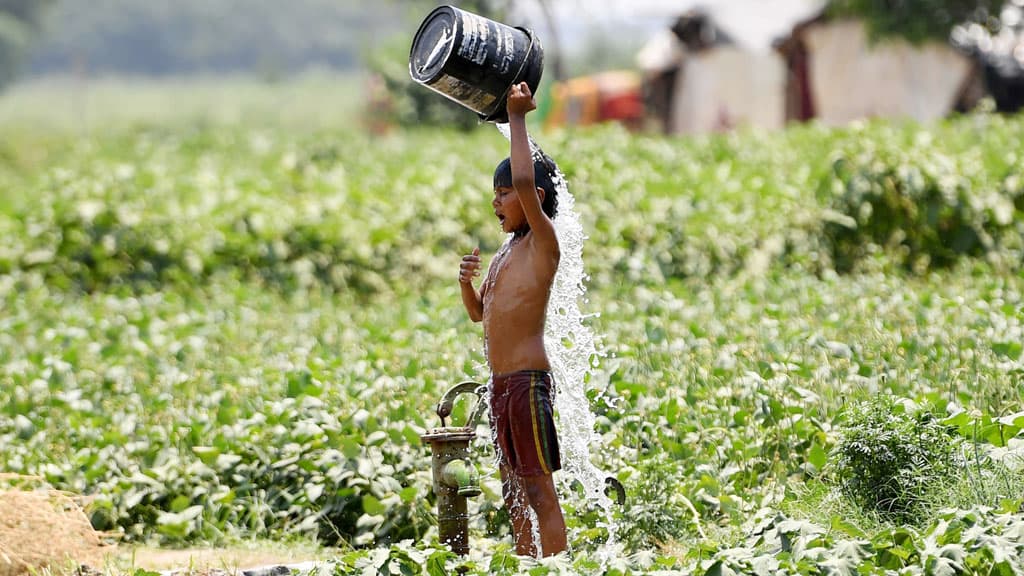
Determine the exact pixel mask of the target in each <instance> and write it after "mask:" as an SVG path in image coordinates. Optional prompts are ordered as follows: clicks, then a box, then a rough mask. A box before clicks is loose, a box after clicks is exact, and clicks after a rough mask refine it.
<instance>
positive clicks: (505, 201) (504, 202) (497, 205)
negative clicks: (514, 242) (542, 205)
mask: <svg viewBox="0 0 1024 576" xmlns="http://www.w3.org/2000/svg"><path fill="white" fill-rule="evenodd" d="M491 206H493V207H494V215H495V216H497V217H498V222H500V223H501V229H502V230H504V231H505V232H506V233H511V232H515V231H516V230H519V229H521V228H522V227H524V226H526V214H524V213H523V205H522V203H521V202H519V196H518V195H517V194H516V191H515V189H513V188H512V187H506V186H499V187H497V188H495V189H494V200H493V201H492V202H491Z"/></svg>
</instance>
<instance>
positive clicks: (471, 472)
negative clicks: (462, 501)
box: [441, 460, 480, 498]
mask: <svg viewBox="0 0 1024 576" xmlns="http://www.w3.org/2000/svg"><path fill="white" fill-rule="evenodd" d="M441 483H442V484H444V485H445V486H448V487H449V488H454V489H455V493H456V494H458V495H459V496H462V497H470V498H471V497H473V496H479V495H480V481H479V479H478V477H477V473H476V468H475V467H474V466H473V465H472V464H469V463H468V462H466V461H465V460H451V461H449V462H448V463H447V464H445V465H444V468H443V469H442V470H441Z"/></svg>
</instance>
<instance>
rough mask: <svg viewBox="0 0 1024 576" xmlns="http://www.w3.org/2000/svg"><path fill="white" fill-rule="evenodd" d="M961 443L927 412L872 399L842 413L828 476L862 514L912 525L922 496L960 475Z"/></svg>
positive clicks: (887, 399) (894, 401)
mask: <svg viewBox="0 0 1024 576" xmlns="http://www.w3.org/2000/svg"><path fill="white" fill-rule="evenodd" d="M961 443H962V440H961V439H960V437H959V436H956V435H955V434H953V433H952V431H951V430H950V428H949V427H947V426H945V425H943V424H941V423H940V422H939V421H938V420H937V419H935V418H934V417H933V416H932V415H931V414H930V413H929V412H926V411H923V412H917V413H915V412H911V411H907V409H906V406H905V405H904V404H903V403H901V402H900V401H898V400H897V399H896V398H894V397H892V396H877V397H875V398H872V399H871V400H868V401H865V402H861V403H859V404H856V405H854V406H852V407H851V408H850V409H849V410H848V411H847V413H846V421H845V424H843V425H842V426H841V427H840V439H839V441H838V442H837V443H836V446H835V448H834V449H833V452H832V457H831V459H830V468H831V470H830V472H831V474H830V476H831V477H832V478H834V479H835V481H836V482H837V483H838V485H839V488H840V490H841V492H842V493H843V494H844V495H846V496H847V497H849V498H850V499H851V500H852V501H853V502H854V503H855V504H857V505H858V506H860V507H862V508H863V509H865V510H866V511H876V512H879V513H880V514H882V515H883V516H886V517H890V518H892V519H893V520H897V521H912V520H913V516H914V515H915V513H917V512H918V511H920V506H921V504H922V503H923V501H924V500H925V497H926V496H927V494H928V492H929V491H930V490H932V489H935V488H937V487H938V486H940V485H941V483H942V482H943V481H944V480H947V479H950V478H953V477H955V475H956V474H957V473H958V472H959V471H961V470H962V469H963V456H962V452H961Z"/></svg>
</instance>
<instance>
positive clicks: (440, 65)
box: [409, 6, 544, 123]
mask: <svg viewBox="0 0 1024 576" xmlns="http://www.w3.org/2000/svg"><path fill="white" fill-rule="evenodd" d="M543 71H544V49H543V48H542V47H541V45H540V41H539V40H538V39H537V37H536V35H535V34H534V33H533V32H532V31H530V30H527V29H526V28H513V27H511V26H506V25H504V24H501V23H499V22H495V21H493V20H489V19H487V18H484V17H482V16H478V15H476V14H473V13H471V12H466V11H465V10H460V9H458V8H455V7H454V6H439V7H438V8H435V9H434V11H433V12H431V13H430V14H429V15H428V16H427V18H426V19H425V20H424V21H423V23H422V24H420V28H419V30H417V31H416V37H415V38H413V41H412V49H411V50H410V52H409V74H410V75H411V76H412V79H413V80H415V81H416V82H418V83H420V84H422V85H424V86H426V87H427V88H430V89H431V90H433V91H435V92H437V93H438V94H441V95H442V96H445V97H446V98H449V99H451V100H454V101H455V102H458V103H459V104H461V105H463V106H465V107H466V108H469V109H470V110H472V111H474V112H476V113H477V115H478V116H480V119H481V120H484V121H486V122H497V123H502V122H508V111H507V110H506V109H505V104H506V98H507V97H508V92H509V90H510V89H511V88H512V86H513V85H514V84H517V83H519V82H526V84H527V86H529V87H530V91H531V92H533V94H536V93H537V86H538V85H539V84H540V76H541V73H542V72H543Z"/></svg>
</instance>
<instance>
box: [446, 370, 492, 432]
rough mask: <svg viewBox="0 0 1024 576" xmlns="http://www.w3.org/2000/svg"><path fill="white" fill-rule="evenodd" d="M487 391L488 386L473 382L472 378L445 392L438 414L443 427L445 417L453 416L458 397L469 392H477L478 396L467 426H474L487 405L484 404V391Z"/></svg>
mask: <svg viewBox="0 0 1024 576" xmlns="http://www.w3.org/2000/svg"><path fill="white" fill-rule="evenodd" d="M486 391H487V386H485V385H484V384H481V383H479V382H473V381H472V380H466V381H465V382H460V383H458V384H456V385H455V386H452V387H451V388H450V389H449V390H448V391H447V392H445V393H444V396H442V397H441V401H440V402H438V403H437V415H438V416H440V417H441V427H442V428H443V427H444V426H445V423H444V419H445V418H447V417H448V416H451V414H452V409H454V407H455V399H456V397H457V396H458V395H459V394H467V393H472V394H476V396H477V401H476V406H474V407H473V411H472V412H470V414H469V419H468V420H467V421H466V425H465V428H469V427H470V426H473V424H474V423H476V421H477V420H478V419H479V418H480V415H481V414H483V411H484V409H485V408H486V405H485V404H484V392H486Z"/></svg>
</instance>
